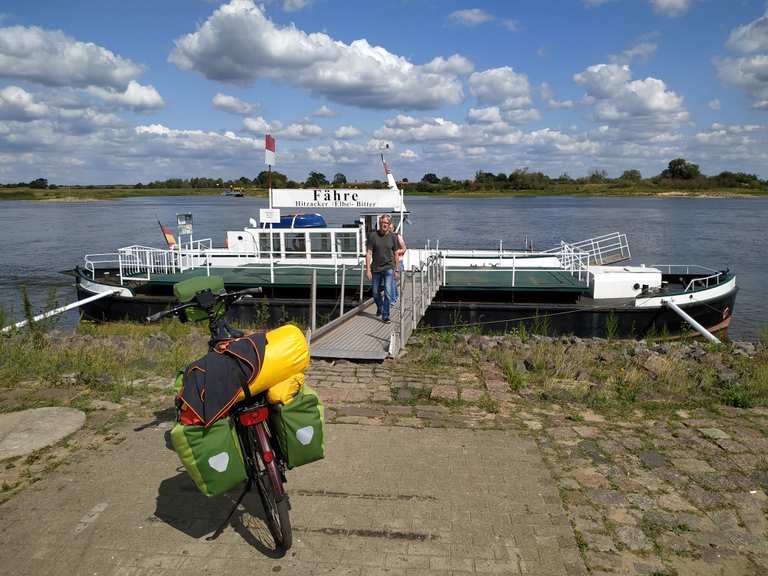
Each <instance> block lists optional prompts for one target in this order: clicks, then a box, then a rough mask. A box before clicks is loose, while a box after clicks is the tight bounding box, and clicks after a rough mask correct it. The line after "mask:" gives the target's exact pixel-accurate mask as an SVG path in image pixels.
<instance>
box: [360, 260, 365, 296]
mask: <svg viewBox="0 0 768 576" xmlns="http://www.w3.org/2000/svg"><path fill="white" fill-rule="evenodd" d="M363 278H365V264H364V263H363V264H360V304H362V303H363V289H364V288H365V284H364V282H363Z"/></svg>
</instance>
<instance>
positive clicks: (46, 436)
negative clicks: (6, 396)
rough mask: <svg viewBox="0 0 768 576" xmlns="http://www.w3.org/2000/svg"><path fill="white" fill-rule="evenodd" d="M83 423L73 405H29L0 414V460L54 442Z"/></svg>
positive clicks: (82, 414) (83, 419)
mask: <svg viewBox="0 0 768 576" xmlns="http://www.w3.org/2000/svg"><path fill="white" fill-rule="evenodd" d="M83 424H85V413H84V412H81V411H80V410H75V409H74V408H33V409H31V410H22V411H20V412H9V413H8V414H0V461H1V460H6V459H8V458H13V457H15V456H24V455H26V454H29V453H30V452H34V451H35V450H40V448H45V447H46V446H50V445H51V444H55V443H56V442H58V441H59V440H61V439H62V438H66V437H67V436H69V435H70V434H72V433H73V432H77V431H78V430H79V429H80V428H82V426H83Z"/></svg>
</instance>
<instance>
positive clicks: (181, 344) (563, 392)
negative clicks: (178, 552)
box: [0, 320, 768, 412]
mask: <svg viewBox="0 0 768 576" xmlns="http://www.w3.org/2000/svg"><path fill="white" fill-rule="evenodd" d="M207 338H208V335H207V331H206V330H205V327H204V326H200V325H188V324H180V323H179V322H176V321H173V320H167V321H165V322H163V323H160V324H157V325H144V324H133V323H127V322H122V323H108V324H93V323H89V322H83V323H81V324H80V326H79V328H78V330H77V332H76V333H74V334H70V333H64V332H59V331H56V330H49V331H46V332H44V331H42V328H37V329H35V330H31V331H30V330H22V331H19V332H17V333H15V334H11V335H5V336H1V337H0V358H2V360H1V361H0V411H9V410H18V409H22V408H26V407H31V406H37V405H52V404H56V403H64V404H67V403H71V402H72V400H71V399H72V398H76V399H77V400H76V404H79V405H81V406H83V407H87V405H88V401H89V400H90V399H97V398H98V399H106V400H111V401H119V400H120V398H121V397H123V396H124V395H126V394H127V395H133V394H137V393H141V392H142V391H145V390H147V389H150V388H151V389H154V390H157V389H160V390H167V389H168V386H169V385H170V383H171V381H172V379H173V376H174V374H175V371H176V370H177V369H178V368H180V367H182V366H184V365H186V364H187V363H189V362H190V361H192V360H193V359H195V358H197V357H199V356H200V355H202V354H204V353H205V351H206V343H207ZM765 341H768V338H765V339H764V342H765ZM396 364H397V369H398V371H400V372H401V373H402V374H403V375H405V376H407V377H408V378H421V379H423V380H424V381H425V382H429V381H437V380H438V379H440V378H443V377H445V376H446V375H454V376H460V377H461V378H459V379H464V380H466V381H467V382H468V386H473V387H478V386H480V387H481V388H487V387H488V383H489V381H491V380H494V383H495V385H498V383H499V382H503V383H504V385H505V386H506V387H507V388H508V390H509V391H510V392H512V393H515V394H518V395H520V396H521V397H527V398H530V399H531V400H536V399H542V400H546V401H549V402H558V403H563V404H574V405H582V406H587V407H590V408H592V409H595V410H600V411H607V412H612V411H620V412H621V411H627V410H633V409H643V410H650V411H658V410H667V409H677V408H681V407H682V408H684V407H709V408H711V407H717V406H719V405H722V406H732V407H737V408H747V407H756V406H768V347H766V345H765V343H757V344H752V343H747V342H744V343H733V344H724V345H721V346H713V345H709V344H704V343H702V342H699V341H683V342H663V343H662V342H653V341H640V342H635V341H619V340H617V341H609V340H600V339H594V340H592V339H587V340H582V339H579V338H575V337H562V338H548V337H541V336H535V335H533V336H531V335H527V334H524V333H523V334H519V333H518V334H508V335H503V336H483V335H478V334H465V333H455V332H432V331H424V332H418V333H417V334H416V335H414V337H413V338H412V340H411V342H410V343H409V345H408V347H407V353H406V355H405V356H404V357H403V358H402V359H400V360H398V361H397V362H396ZM488 408H489V409H492V406H489V407H488Z"/></svg>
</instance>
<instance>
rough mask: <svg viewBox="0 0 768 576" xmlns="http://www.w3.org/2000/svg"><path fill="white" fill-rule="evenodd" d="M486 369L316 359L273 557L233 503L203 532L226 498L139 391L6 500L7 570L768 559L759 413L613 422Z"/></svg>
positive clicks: (196, 570)
mask: <svg viewBox="0 0 768 576" xmlns="http://www.w3.org/2000/svg"><path fill="white" fill-rule="evenodd" d="M481 369H482V370H483V371H484V372H483V378H482V379H478V378H477V377H476V376H474V377H473V376H472V375H471V374H462V373H461V372H459V373H458V375H456V376H452V377H450V378H435V377H434V376H425V375H424V374H421V375H420V374H418V373H413V372H408V373H406V372H403V371H402V370H400V369H398V365H397V363H396V362H394V361H387V362H385V363H384V364H381V365H379V364H376V365H372V364H353V363H346V362H341V363H336V364H330V363H324V362H317V361H313V363H312V368H311V370H310V372H309V373H308V382H309V383H310V384H311V385H312V386H313V387H314V388H315V389H316V390H317V391H318V392H319V394H320V396H321V397H322V398H323V400H324V402H325V403H326V406H327V420H328V422H329V426H328V429H327V442H326V445H327V458H326V459H325V460H324V461H322V462H320V463H316V464H312V465H310V466H306V467H304V468H299V469H297V470H294V471H291V472H289V484H288V489H289V493H290V494H291V502H292V505H293V510H292V512H291V515H292V519H293V523H294V526H295V543H294V547H293V549H292V550H291V551H290V552H289V553H288V555H287V556H286V557H285V558H282V559H274V558H270V557H269V555H268V554H266V553H265V551H264V547H263V545H262V544H261V543H260V541H259V538H258V533H257V534H256V537H254V536H253V534H252V533H250V532H246V531H244V530H243V529H242V527H241V526H242V522H243V521H245V520H246V515H239V516H238V517H237V519H236V520H235V521H234V523H233V525H232V527H230V528H228V529H227V530H226V531H225V532H224V534H223V535H222V536H221V537H220V538H219V540H218V541H216V542H208V541H206V540H205V538H204V536H205V535H207V534H208V533H210V532H211V531H212V530H213V528H214V527H215V526H216V525H217V522H218V521H219V520H220V519H221V518H222V517H223V515H224V514H225V513H226V511H227V509H228V506H227V502H229V498H228V497H220V498H214V499H206V498H205V497H203V496H201V495H199V494H198V493H197V492H196V490H195V488H194V486H193V485H192V484H191V482H190V481H189V479H188V478H187V476H186V474H185V473H183V472H182V471H181V470H180V469H179V464H178V461H177V459H176V456H175V455H174V454H173V452H171V451H169V450H168V449H167V447H166V445H165V442H164V439H165V437H166V436H167V431H168V429H169V427H170V422H163V423H161V424H160V425H157V426H151V427H149V428H146V429H144V430H141V431H134V427H135V426H136V425H137V424H139V423H141V422H142V421H146V420H147V418H148V416H149V415H150V414H151V410H152V409H155V410H159V409H160V408H162V407H163V406H161V405H159V404H162V402H163V401H164V402H166V403H169V397H167V396H166V397H164V399H163V400H162V401H161V400H158V399H157V398H154V399H150V400H149V401H148V403H147V405H146V406H145V408H144V410H145V412H144V413H142V411H141V409H140V408H135V409H132V410H131V411H130V415H129V422H127V423H123V424H120V425H119V427H118V428H117V431H118V432H119V439H120V440H122V441H120V442H117V443H115V442H110V443H107V444H104V445H103V446H101V447H99V448H98V449H95V450H80V451H78V452H75V453H74V454H73V455H72V456H71V457H70V459H69V461H68V463H67V464H65V465H63V466H61V467H59V468H57V469H56V470H54V471H52V472H50V473H49V474H47V475H46V476H45V477H43V478H42V480H41V481H39V482H37V483H35V484H34V485H32V486H31V487H29V488H27V489H25V490H23V491H22V492H21V493H20V494H18V495H16V496H14V497H13V498H11V499H10V500H9V501H8V502H6V503H5V504H3V505H2V507H0V541H2V547H0V567H1V568H0V572H1V573H3V574H14V575H16V574H19V575H21V574H30V575H32V574H35V575H37V574H66V575H68V576H69V575H74V574H106V575H132V574H152V575H153V576H157V575H161V574H174V575H176V574H180V573H183V574H185V575H186V574H189V575H192V574H222V573H226V574H246V573H248V574H252V573H280V574H302V575H303V574H345V575H347V574H350V575H360V576H363V575H378V574H392V575H421V574H423V575H425V576H430V575H433V576H437V575H443V574H484V573H493V574H512V575H517V574H528V575H532V576H535V575H540V576H544V575H561V574H562V575H577V574H648V575H652V574H655V575H657V576H660V575H663V574H668V575H674V574H677V575H688V574H691V575H694V574H695V575H699V574H704V575H707V574H729V575H730V574H733V575H751V574H755V575H757V574H768V539H766V534H767V531H768V516H766V504H768V498H767V497H766V493H765V489H766V487H767V486H768V464H767V463H766V459H765V458H766V456H765V455H766V454H768V438H766V430H768V411H766V410H761V409H752V410H739V411H728V410H721V411H719V412H718V413H717V414H714V413H709V412H707V413H703V412H702V413H686V412H682V411H680V412H678V413H676V414H675V415H674V416H673V417H668V418H664V419H659V420H653V419H648V418H647V417H646V416H645V415H643V414H642V413H637V414H636V415H635V416H633V417H629V418H626V419H622V420H616V419H606V418H605V417H603V416H600V415H598V414H595V413H592V412H590V411H581V412H579V413H576V414H574V413H572V412H569V413H566V412H565V411H564V410H563V409H562V408H561V407H559V406H557V405H554V404H548V403H545V402H541V401H532V400H530V399H527V398H525V397H523V396H520V395H517V394H513V393H512V392H510V390H509V387H508V385H507V384H506V382H505V381H504V379H503V378H502V377H501V374H498V373H497V372H496V370H497V369H496V368H494V367H493V366H492V365H488V366H485V367H481ZM153 403H154V405H153ZM489 406H493V409H491V408H489ZM496 409H497V410H496ZM494 410H496V411H494ZM142 419H143V420H142ZM252 506H255V507H256V508H258V504H256V503H255V502H253V501H251V502H247V508H250V507H252Z"/></svg>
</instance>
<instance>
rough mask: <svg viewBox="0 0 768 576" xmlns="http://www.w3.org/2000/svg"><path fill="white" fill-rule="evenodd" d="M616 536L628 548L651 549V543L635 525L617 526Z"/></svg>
mask: <svg viewBox="0 0 768 576" xmlns="http://www.w3.org/2000/svg"><path fill="white" fill-rule="evenodd" d="M616 537H617V538H618V539H619V542H621V543H622V544H623V545H624V546H626V547H627V548H629V549H630V550H643V551H645V550H651V549H653V543H652V542H651V541H650V540H649V539H648V537H647V536H646V535H645V533H644V532H643V531H642V530H641V529H640V528H637V527H635V526H619V527H618V528H617V529H616Z"/></svg>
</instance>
